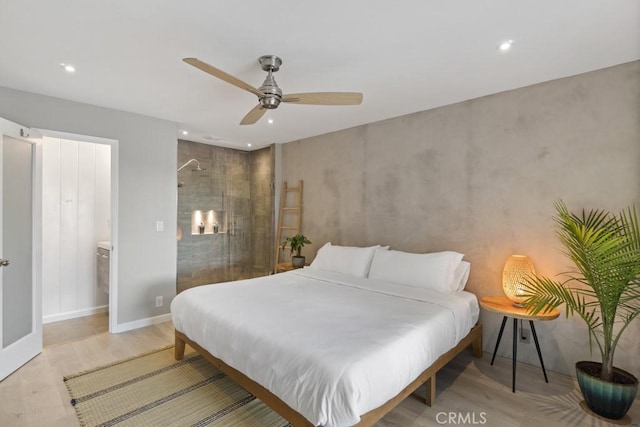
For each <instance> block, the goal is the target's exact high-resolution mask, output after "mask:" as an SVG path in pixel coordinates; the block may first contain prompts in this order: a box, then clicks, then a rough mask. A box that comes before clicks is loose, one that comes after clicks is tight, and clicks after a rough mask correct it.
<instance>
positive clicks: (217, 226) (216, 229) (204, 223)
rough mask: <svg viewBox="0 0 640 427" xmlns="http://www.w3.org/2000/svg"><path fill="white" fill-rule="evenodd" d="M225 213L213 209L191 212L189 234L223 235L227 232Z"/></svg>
mask: <svg viewBox="0 0 640 427" xmlns="http://www.w3.org/2000/svg"><path fill="white" fill-rule="evenodd" d="M227 229H228V226H227V212H226V211H214V210H213V209H211V210H208V211H204V210H195V211H193V212H191V234H192V235H200V234H225V233H226V232H227Z"/></svg>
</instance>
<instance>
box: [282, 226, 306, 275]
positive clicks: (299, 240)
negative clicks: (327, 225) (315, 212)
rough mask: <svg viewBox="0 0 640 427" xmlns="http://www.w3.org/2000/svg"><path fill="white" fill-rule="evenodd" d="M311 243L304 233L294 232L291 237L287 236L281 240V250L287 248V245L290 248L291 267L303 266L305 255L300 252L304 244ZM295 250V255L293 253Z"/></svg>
mask: <svg viewBox="0 0 640 427" xmlns="http://www.w3.org/2000/svg"><path fill="white" fill-rule="evenodd" d="M309 244H311V241H310V240H309V239H307V238H306V236H305V235H304V234H296V235H295V236H293V237H287V238H286V239H284V242H282V250H284V249H286V248H287V245H288V246H289V247H290V248H291V265H293V268H302V267H304V261H305V257H304V256H302V255H301V254H300V251H302V248H303V247H304V245H309ZM294 252H295V255H293V253H294Z"/></svg>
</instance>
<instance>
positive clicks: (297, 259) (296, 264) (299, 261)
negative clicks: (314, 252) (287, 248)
mask: <svg viewBox="0 0 640 427" xmlns="http://www.w3.org/2000/svg"><path fill="white" fill-rule="evenodd" d="M304 260H305V258H304V256H302V255H301V256H297V255H294V256H292V257H291V265H293V268H302V267H304Z"/></svg>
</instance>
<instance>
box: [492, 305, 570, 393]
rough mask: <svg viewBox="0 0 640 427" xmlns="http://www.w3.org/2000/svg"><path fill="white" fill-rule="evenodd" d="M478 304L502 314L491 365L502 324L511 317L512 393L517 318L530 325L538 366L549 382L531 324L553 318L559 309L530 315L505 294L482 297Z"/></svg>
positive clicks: (533, 327)
mask: <svg viewBox="0 0 640 427" xmlns="http://www.w3.org/2000/svg"><path fill="white" fill-rule="evenodd" d="M480 305H481V306H482V308H484V309H485V310H487V311H493V312H495V313H500V314H502V315H503V317H502V326H500V333H498V340H497V342H496V347H495V348H494V350H493V356H492V357H491V365H492V366H493V362H494V360H495V358H496V353H497V352H498V346H499V345H500V340H501V339H502V333H503V332H504V325H505V324H506V323H507V317H511V318H512V319H513V368H512V377H511V391H512V392H513V393H515V392H516V355H517V353H518V319H520V320H528V321H529V325H530V326H531V335H533V341H534V342H535V343H536V350H537V351H538V359H540V366H541V367H542V373H543V374H544V380H545V382H547V383H548V382H549V380H548V379H547V371H546V370H545V369H544V362H543V361H542V352H541V351H540V343H539V342H538V335H537V334H536V328H535V326H534V325H533V321H534V320H543V321H544V320H553V319H555V318H557V317H558V316H559V315H560V310H558V309H557V308H554V309H553V310H551V311H550V312H547V313H538V314H536V315H532V314H529V313H527V309H526V308H521V307H515V306H514V305H513V302H511V300H510V299H508V298H507V297H505V296H490V297H482V298H481V299H480Z"/></svg>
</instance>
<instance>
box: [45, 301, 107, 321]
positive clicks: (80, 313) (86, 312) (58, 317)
mask: <svg viewBox="0 0 640 427" xmlns="http://www.w3.org/2000/svg"><path fill="white" fill-rule="evenodd" d="M107 311H109V306H108V305H101V306H100V307H91V308H84V309H82V310H74V311H67V312H66V313H57V314H50V315H48V316H43V317H42V324H43V325H46V324H47V323H54V322H60V321H62V320H69V319H75V318H76V317H85V316H92V315H94V314H98V313H105V312H107Z"/></svg>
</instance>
